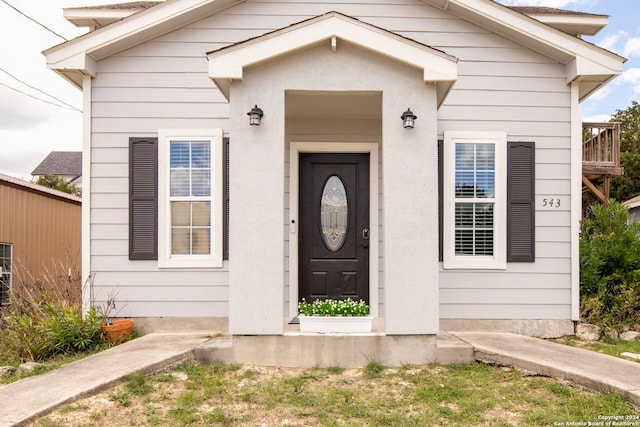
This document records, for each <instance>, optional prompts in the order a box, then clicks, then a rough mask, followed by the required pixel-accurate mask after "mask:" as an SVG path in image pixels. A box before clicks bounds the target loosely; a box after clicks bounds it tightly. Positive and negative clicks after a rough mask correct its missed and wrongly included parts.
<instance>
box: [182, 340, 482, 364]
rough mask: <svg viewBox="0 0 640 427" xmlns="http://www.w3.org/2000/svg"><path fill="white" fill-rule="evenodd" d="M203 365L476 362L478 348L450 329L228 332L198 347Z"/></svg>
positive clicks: (196, 349)
mask: <svg viewBox="0 0 640 427" xmlns="http://www.w3.org/2000/svg"><path fill="white" fill-rule="evenodd" d="M194 355H195V357H196V360H197V361H198V362H200V363H203V364H214V363H222V364H228V363H233V362H236V363H242V364H248V365H258V366H282V367H296V368H312V367H316V366H324V367H328V366H340V367H342V368H359V367H362V366H365V365H366V364H367V363H369V362H370V361H372V360H375V361H377V362H380V363H383V364H385V365H387V366H402V365H406V364H410V365H425V364H429V363H438V364H459V363H470V362H473V361H475V357H474V354H473V348H472V347H471V346H470V345H468V344H466V343H465V342H463V341H462V340H460V339H458V338H456V337H454V336H453V335H450V334H447V333H441V334H438V335H437V336H434V335H385V334H381V333H371V334H303V333H300V332H290V333H286V334H285V335H255V336H233V337H230V336H226V337H216V338H212V339H210V340H208V341H206V342H205V343H203V344H201V345H199V346H198V347H196V348H195V349H194Z"/></svg>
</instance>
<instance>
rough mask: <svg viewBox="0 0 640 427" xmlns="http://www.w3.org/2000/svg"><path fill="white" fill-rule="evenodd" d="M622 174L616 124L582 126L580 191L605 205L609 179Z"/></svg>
mask: <svg viewBox="0 0 640 427" xmlns="http://www.w3.org/2000/svg"><path fill="white" fill-rule="evenodd" d="M623 174H624V170H623V168H622V167H621V166H620V123H617V122H613V123H582V191H583V192H585V191H590V192H591V193H593V195H594V196H595V197H596V198H597V199H598V200H599V201H600V202H601V203H602V204H604V205H606V204H607V202H608V200H609V195H610V192H611V179H612V178H613V177H616V176H620V175H623Z"/></svg>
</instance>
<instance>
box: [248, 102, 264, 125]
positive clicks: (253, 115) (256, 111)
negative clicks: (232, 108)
mask: <svg viewBox="0 0 640 427" xmlns="http://www.w3.org/2000/svg"><path fill="white" fill-rule="evenodd" d="M247 116H249V124H250V125H251V126H260V120H262V116H264V112H263V111H262V109H261V108H260V107H258V105H256V106H255V107H253V108H252V109H251V111H249V112H248V113H247Z"/></svg>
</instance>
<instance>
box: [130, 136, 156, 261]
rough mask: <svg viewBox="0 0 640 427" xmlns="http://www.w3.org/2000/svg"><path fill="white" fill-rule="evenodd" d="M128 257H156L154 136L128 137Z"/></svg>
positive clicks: (139, 258)
mask: <svg viewBox="0 0 640 427" xmlns="http://www.w3.org/2000/svg"><path fill="white" fill-rule="evenodd" d="M129 259H131V260H156V259H158V138H129Z"/></svg>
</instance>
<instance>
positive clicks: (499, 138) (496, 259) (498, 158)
mask: <svg viewBox="0 0 640 427" xmlns="http://www.w3.org/2000/svg"><path fill="white" fill-rule="evenodd" d="M457 143H472V144H487V143H490V144H494V145H495V198H494V213H493V215H494V224H493V227H494V228H493V242H494V248H493V249H494V250H493V255H492V256H469V255H465V256H461V255H456V253H455V203H456V199H455V155H456V151H455V147H456V144H457ZM443 160H444V175H443V178H444V183H443V184H444V185H443V190H444V195H443V207H444V209H443V210H444V212H443V222H444V224H443V227H444V228H443V230H444V239H443V255H444V256H443V267H444V268H445V269H496V270H498V269H501V270H503V269H506V268H507V134H506V132H468V131H448V132H445V133H444V149H443Z"/></svg>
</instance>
